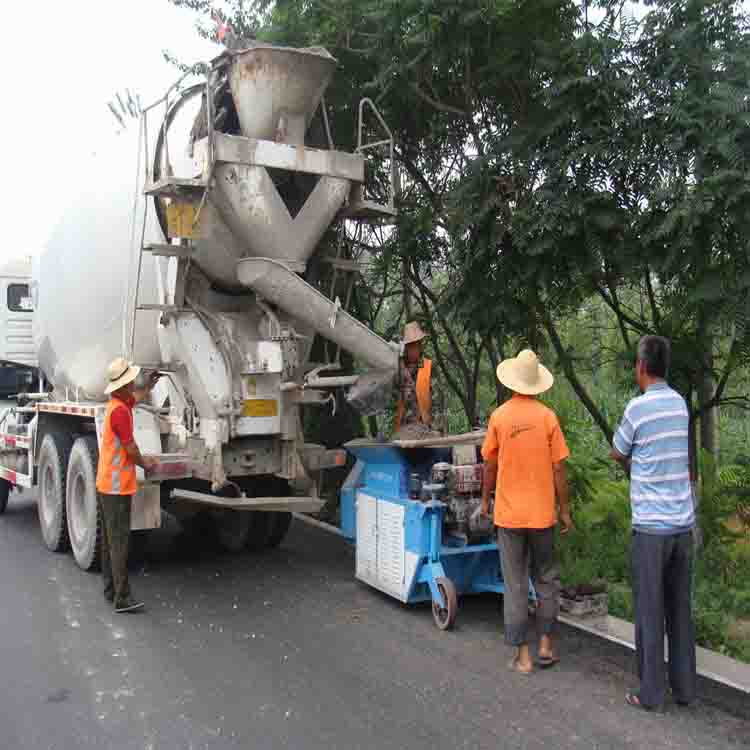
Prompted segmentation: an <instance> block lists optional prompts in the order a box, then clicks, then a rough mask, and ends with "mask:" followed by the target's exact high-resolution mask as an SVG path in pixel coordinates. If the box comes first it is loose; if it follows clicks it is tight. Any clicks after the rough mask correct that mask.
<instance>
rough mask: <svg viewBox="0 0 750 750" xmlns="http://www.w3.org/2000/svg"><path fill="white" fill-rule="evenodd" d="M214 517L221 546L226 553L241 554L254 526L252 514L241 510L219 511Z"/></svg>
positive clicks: (217, 538)
mask: <svg viewBox="0 0 750 750" xmlns="http://www.w3.org/2000/svg"><path fill="white" fill-rule="evenodd" d="M212 515H213V522H214V532H215V533H216V540H217V541H218V542H219V546H220V547H221V548H222V549H223V550H224V551H225V552H241V551H242V550H243V549H245V545H246V544H247V540H248V538H249V536H250V528H251V526H252V520H251V518H250V513H244V512H242V511H239V510H217V511H214V512H213V514H212Z"/></svg>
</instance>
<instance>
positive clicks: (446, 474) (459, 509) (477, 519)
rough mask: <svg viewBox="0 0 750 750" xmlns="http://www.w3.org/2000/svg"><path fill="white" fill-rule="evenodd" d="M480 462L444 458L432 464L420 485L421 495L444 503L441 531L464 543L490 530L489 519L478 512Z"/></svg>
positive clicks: (480, 481)
mask: <svg viewBox="0 0 750 750" xmlns="http://www.w3.org/2000/svg"><path fill="white" fill-rule="evenodd" d="M481 493H482V465H481V464H464V465H460V466H455V465H453V464H449V463H447V462H444V461H440V462H438V463H436V464H433V465H432V470H431V472H430V484H423V485H422V487H421V492H420V495H421V498H422V499H423V500H429V499H432V498H434V499H435V500H440V502H443V503H445V505H446V506H447V508H446V512H445V518H444V522H443V531H444V532H445V533H448V534H450V535H451V536H454V537H458V538H459V539H461V540H462V541H463V542H464V544H468V543H469V541H470V540H472V539H475V538H477V537H485V536H489V535H491V534H492V533H493V524H492V520H491V519H490V518H485V517H483V516H482V515H481V513H480V510H481V507H482V497H481Z"/></svg>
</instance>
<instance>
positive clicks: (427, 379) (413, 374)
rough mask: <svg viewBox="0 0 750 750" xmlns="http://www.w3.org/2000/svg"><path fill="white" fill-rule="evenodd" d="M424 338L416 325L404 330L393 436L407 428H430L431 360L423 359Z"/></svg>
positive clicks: (407, 325) (427, 430) (408, 324)
mask: <svg viewBox="0 0 750 750" xmlns="http://www.w3.org/2000/svg"><path fill="white" fill-rule="evenodd" d="M425 338H427V334H426V333H425V332H424V331H423V330H422V328H421V327H420V325H419V323H416V322H411V323H407V324H406V326H405V327H404V339H403V343H404V355H403V359H402V361H401V367H400V387H399V399H398V404H397V405H396V419H395V423H394V425H393V432H394V434H396V435H398V434H399V433H400V432H401V431H402V430H404V431H406V430H407V428H417V430H419V428H420V427H421V428H422V430H423V431H424V432H429V431H430V429H431V427H432V360H430V359H427V358H426V357H424V358H423V357H422V342H423V341H424V339H425Z"/></svg>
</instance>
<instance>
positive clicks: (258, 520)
mask: <svg viewBox="0 0 750 750" xmlns="http://www.w3.org/2000/svg"><path fill="white" fill-rule="evenodd" d="M246 515H247V516H248V518H249V519H250V533H249V534H248V537H247V542H245V549H246V550H249V551H250V552H263V551H264V550H267V549H268V547H269V541H270V540H271V535H272V534H273V521H274V518H273V517H274V516H275V515H276V513H275V512H270V513H269V512H268V511H263V510H251V511H247V512H246Z"/></svg>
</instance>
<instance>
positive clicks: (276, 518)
mask: <svg viewBox="0 0 750 750" xmlns="http://www.w3.org/2000/svg"><path fill="white" fill-rule="evenodd" d="M271 515H272V516H273V518H272V528H273V530H272V531H271V536H270V537H269V538H268V549H276V547H278V546H279V545H280V544H281V543H282V542H283V541H284V537H286V535H287V533H288V532H289V527H290V526H291V525H292V514H291V513H286V512H285V511H275V512H274V513H272V514H271Z"/></svg>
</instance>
